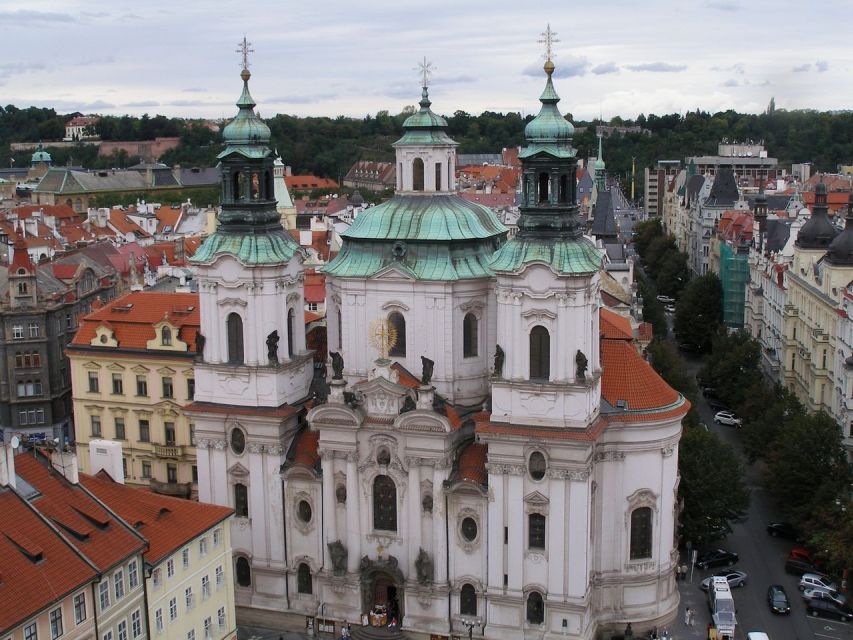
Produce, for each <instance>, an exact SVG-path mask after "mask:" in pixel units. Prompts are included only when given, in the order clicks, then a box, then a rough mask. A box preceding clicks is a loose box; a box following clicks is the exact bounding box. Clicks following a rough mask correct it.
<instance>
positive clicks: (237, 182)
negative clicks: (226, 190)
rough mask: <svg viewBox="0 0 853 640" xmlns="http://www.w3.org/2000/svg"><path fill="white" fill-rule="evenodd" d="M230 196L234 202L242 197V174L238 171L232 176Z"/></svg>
mask: <svg viewBox="0 0 853 640" xmlns="http://www.w3.org/2000/svg"><path fill="white" fill-rule="evenodd" d="M232 196H233V197H234V200H240V199H241V198H242V197H243V174H242V173H241V172H239V171H237V172H236V173H235V174H234V192H233V194H232Z"/></svg>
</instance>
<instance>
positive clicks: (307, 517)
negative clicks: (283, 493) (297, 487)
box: [296, 500, 311, 522]
mask: <svg viewBox="0 0 853 640" xmlns="http://www.w3.org/2000/svg"><path fill="white" fill-rule="evenodd" d="M296 514H297V515H298V516H299V519H300V520H302V522H311V505H310V504H309V502H308V501H307V500H300V501H299V504H298V505H297V506H296Z"/></svg>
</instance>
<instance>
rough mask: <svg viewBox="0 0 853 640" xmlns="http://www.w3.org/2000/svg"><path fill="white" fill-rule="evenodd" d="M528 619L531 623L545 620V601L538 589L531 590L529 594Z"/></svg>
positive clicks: (540, 622) (539, 622)
mask: <svg viewBox="0 0 853 640" xmlns="http://www.w3.org/2000/svg"><path fill="white" fill-rule="evenodd" d="M527 621H528V622H529V623H530V624H542V623H543V622H545V603H544V602H543V600H542V594H541V593H539V592H538V591H531V592H530V594H529V595H528V596H527Z"/></svg>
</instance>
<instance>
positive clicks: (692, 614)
mask: <svg viewBox="0 0 853 640" xmlns="http://www.w3.org/2000/svg"><path fill="white" fill-rule="evenodd" d="M695 617H696V612H695V611H694V610H693V609H690V616H689V618H690V620H689V624H690V626H691V627H692V626H693V619H694V618H695Z"/></svg>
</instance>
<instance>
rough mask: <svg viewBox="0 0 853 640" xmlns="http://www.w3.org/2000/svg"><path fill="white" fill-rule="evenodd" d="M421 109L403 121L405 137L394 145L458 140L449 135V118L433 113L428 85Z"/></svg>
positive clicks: (450, 142) (421, 102)
mask: <svg viewBox="0 0 853 640" xmlns="http://www.w3.org/2000/svg"><path fill="white" fill-rule="evenodd" d="M419 104H420V106H421V108H420V110H419V111H418V112H417V113H414V114H412V115H410V116H409V117H408V118H406V121H405V122H404V123H403V137H402V138H400V139H399V140H397V142H395V143H394V145H393V146H395V147H399V146H402V145H409V144H418V145H420V144H437V145H442V144H452V145H455V144H456V141H455V140H453V139H452V138H451V137H450V136H448V135H447V132H446V131H445V129H446V128H447V120H445V119H444V118H442V117H441V116H440V115H438V114H436V113H433V111H432V109H430V106H431V105H432V102H431V101H430V99H429V91H428V89H427V87H424V88H423V91H422V92H421V101H420V103H419Z"/></svg>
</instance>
